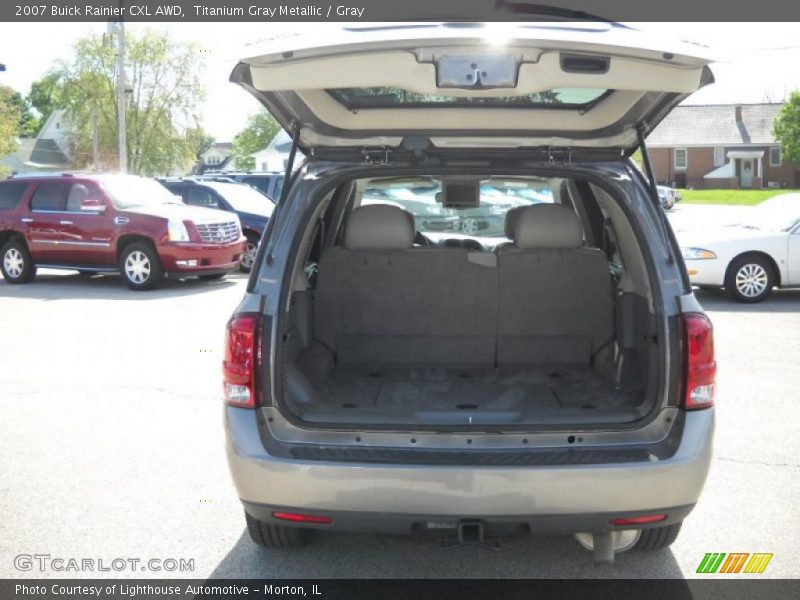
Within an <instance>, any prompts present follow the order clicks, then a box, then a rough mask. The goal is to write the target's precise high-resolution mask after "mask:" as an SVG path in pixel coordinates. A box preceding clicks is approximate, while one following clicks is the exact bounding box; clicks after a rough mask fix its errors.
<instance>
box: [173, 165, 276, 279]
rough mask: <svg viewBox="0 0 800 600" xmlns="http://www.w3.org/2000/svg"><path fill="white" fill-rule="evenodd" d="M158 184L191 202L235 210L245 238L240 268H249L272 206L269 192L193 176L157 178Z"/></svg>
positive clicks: (246, 270)
mask: <svg viewBox="0 0 800 600" xmlns="http://www.w3.org/2000/svg"><path fill="white" fill-rule="evenodd" d="M159 181H161V184H162V185H163V186H164V187H166V188H167V189H168V190H169V191H171V192H172V193H173V194H175V195H176V196H180V197H181V199H182V200H183V201H184V202H185V203H186V204H189V205H191V206H202V207H205V208H216V209H219V210H226V211H228V212H232V213H236V215H237V216H238V217H239V221H240V222H241V224H242V233H244V236H245V237H246V238H247V242H246V245H245V251H244V254H243V255H242V262H241V263H240V267H239V268H240V269H241V270H242V271H244V272H245V273H248V272H250V267H252V266H253V260H255V256H256V249H257V248H258V242H259V240H261V235H262V234H263V233H264V229H266V227H267V222H268V221H269V217H270V215H271V214H272V210H273V208H274V207H275V203H274V202H273V201H272V199H271V198H270V197H269V196H266V195H264V194H263V193H261V192H259V191H256V190H254V189H253V188H252V187H250V186H248V185H242V184H239V183H231V182H220V181H209V180H199V181H196V180H194V179H161V180H159Z"/></svg>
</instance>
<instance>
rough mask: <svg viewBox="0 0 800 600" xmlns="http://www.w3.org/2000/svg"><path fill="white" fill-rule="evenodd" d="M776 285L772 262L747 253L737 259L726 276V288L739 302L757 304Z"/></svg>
mask: <svg viewBox="0 0 800 600" xmlns="http://www.w3.org/2000/svg"><path fill="white" fill-rule="evenodd" d="M773 285H775V273H774V271H773V269H772V264H771V263H770V261H769V260H767V259H766V258H764V257H763V256H758V255H755V254H745V255H744V256H740V257H739V258H737V259H735V260H734V261H733V262H732V263H731V265H730V267H728V274H727V276H726V277H725V290H726V291H727V292H728V294H730V295H731V297H732V298H733V299H734V300H736V301H737V302H742V303H744V304H755V303H756V302H761V301H762V300H763V299H764V298H766V297H767V296H769V293H770V292H771V291H772V286H773Z"/></svg>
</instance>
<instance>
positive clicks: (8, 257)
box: [3, 248, 25, 279]
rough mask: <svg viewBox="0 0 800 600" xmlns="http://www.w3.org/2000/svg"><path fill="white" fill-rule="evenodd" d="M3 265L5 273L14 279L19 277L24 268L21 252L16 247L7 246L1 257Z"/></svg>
mask: <svg viewBox="0 0 800 600" xmlns="http://www.w3.org/2000/svg"><path fill="white" fill-rule="evenodd" d="M3 266H4V267H5V269H6V273H8V274H9V275H10V276H11V277H13V278H14V279H17V278H18V277H20V276H21V275H22V271H23V269H25V258H24V257H23V256H22V252H20V251H19V250H17V249H16V248H9V249H8V250H7V251H6V254H5V256H4V257H3Z"/></svg>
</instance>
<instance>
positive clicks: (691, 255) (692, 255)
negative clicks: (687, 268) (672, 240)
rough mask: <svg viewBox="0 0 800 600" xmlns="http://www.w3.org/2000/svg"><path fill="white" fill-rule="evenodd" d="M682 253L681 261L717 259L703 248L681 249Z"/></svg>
mask: <svg viewBox="0 0 800 600" xmlns="http://www.w3.org/2000/svg"><path fill="white" fill-rule="evenodd" d="M681 252H682V253H683V260H709V259H712V258H717V255H716V254H714V253H713V252H712V251H711V250H704V249H703V248H681Z"/></svg>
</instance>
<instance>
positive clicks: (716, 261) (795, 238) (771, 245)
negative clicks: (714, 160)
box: [676, 194, 800, 302]
mask: <svg viewBox="0 0 800 600" xmlns="http://www.w3.org/2000/svg"><path fill="white" fill-rule="evenodd" d="M676 235H677V237H678V242H679V243H680V246H681V249H682V251H683V258H684V260H685V261H686V268H687V270H688V272H689V277H690V279H691V282H692V284H694V285H697V286H700V287H701V288H705V287H714V288H718V287H724V288H725V289H726V290H727V291H728V293H729V294H730V295H731V296H733V297H734V298H735V299H736V300H738V301H739V302H760V301H762V300H763V299H764V298H766V297H767V295H768V294H769V293H770V291H771V290H772V288H773V287H774V286H779V287H781V288H786V287H800V194H781V195H779V196H775V197H773V198H770V199H769V200H765V201H764V202H762V203H761V204H759V205H758V206H756V207H755V208H754V209H753V210H752V211H750V212H749V214H748V216H747V218H746V219H745V220H744V221H743V222H740V223H734V224H731V225H728V226H723V227H719V228H716V229H713V230H695V231H685V232H679V233H677V234H676Z"/></svg>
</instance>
